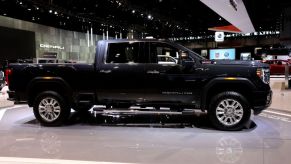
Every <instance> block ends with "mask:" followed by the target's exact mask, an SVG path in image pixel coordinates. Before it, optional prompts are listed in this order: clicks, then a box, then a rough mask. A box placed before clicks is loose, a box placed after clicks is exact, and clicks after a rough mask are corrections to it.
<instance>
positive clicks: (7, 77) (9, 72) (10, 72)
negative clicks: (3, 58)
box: [5, 68, 12, 86]
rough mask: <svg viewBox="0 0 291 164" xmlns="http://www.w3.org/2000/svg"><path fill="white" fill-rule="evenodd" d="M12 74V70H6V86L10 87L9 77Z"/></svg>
mask: <svg viewBox="0 0 291 164" xmlns="http://www.w3.org/2000/svg"><path fill="white" fill-rule="evenodd" d="M11 74H12V70H11V69H9V68H8V69H6V70H5V81H6V84H7V85H8V86H9V76H10V75H11Z"/></svg>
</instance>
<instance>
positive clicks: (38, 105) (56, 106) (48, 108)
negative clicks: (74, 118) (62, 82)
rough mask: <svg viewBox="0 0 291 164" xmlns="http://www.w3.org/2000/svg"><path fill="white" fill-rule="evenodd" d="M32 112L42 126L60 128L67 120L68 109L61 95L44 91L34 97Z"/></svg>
mask: <svg viewBox="0 0 291 164" xmlns="http://www.w3.org/2000/svg"><path fill="white" fill-rule="evenodd" d="M33 112H34V115H35V117H36V119H37V120H38V121H39V122H40V123H41V124H42V125H44V126H60V125H62V124H63V123H64V122H65V121H66V120H67V119H68V117H69V115H70V108H69V106H68V105H67V103H66V101H65V100H64V99H63V97H62V96H61V95H59V94H58V93H56V92H53V91H46V92H42V93H40V94H39V95H38V96H37V97H36V99H35V102H34V106H33Z"/></svg>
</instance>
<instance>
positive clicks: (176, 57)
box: [145, 42, 199, 105]
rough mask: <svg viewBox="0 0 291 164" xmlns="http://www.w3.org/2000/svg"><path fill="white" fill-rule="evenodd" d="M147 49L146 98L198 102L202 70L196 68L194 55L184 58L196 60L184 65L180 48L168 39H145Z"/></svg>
mask: <svg viewBox="0 0 291 164" xmlns="http://www.w3.org/2000/svg"><path fill="white" fill-rule="evenodd" d="M146 49H147V51H146V55H145V56H146V59H148V60H147V61H148V64H147V65H146V66H145V78H146V82H147V83H146V89H147V96H146V99H147V101H148V102H153V103H154V102H160V103H161V104H162V103H165V104H167V103H174V104H189V103H190V104H193V105H194V104H196V103H197V102H196V101H197V98H198V97H199V95H198V94H199V93H198V90H197V89H198V83H199V74H198V72H197V71H195V67H194V64H195V63H194V62H195V61H194V59H193V58H190V56H189V59H183V60H184V61H186V62H191V63H193V66H192V67H191V66H190V67H189V66H185V65H183V64H182V62H181V55H182V53H181V50H180V49H178V48H176V47H173V46H172V45H170V44H168V43H160V42H149V43H146ZM184 54H185V53H184ZM188 65H189V64H188Z"/></svg>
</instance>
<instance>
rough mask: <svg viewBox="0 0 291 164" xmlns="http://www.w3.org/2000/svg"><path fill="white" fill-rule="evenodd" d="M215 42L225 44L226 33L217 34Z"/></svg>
mask: <svg viewBox="0 0 291 164" xmlns="http://www.w3.org/2000/svg"><path fill="white" fill-rule="evenodd" d="M215 41H216V42H223V41H224V32H215Z"/></svg>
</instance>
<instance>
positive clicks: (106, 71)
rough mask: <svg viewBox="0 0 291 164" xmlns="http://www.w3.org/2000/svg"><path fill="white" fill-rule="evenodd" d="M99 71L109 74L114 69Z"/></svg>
mask: <svg viewBox="0 0 291 164" xmlns="http://www.w3.org/2000/svg"><path fill="white" fill-rule="evenodd" d="M99 72H100V73H105V74H108V73H111V72H112V71H111V70H100V71H99Z"/></svg>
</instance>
